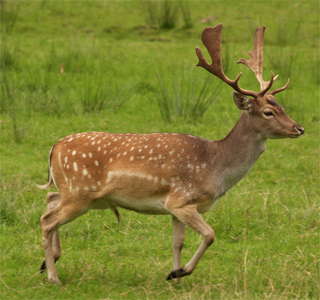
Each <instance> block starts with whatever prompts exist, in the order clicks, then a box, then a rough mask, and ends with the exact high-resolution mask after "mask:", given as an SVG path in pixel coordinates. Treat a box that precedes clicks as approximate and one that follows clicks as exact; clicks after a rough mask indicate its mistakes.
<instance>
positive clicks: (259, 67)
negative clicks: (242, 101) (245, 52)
mask: <svg viewBox="0 0 320 300" xmlns="http://www.w3.org/2000/svg"><path fill="white" fill-rule="evenodd" d="M222 27H223V26H222V24H219V25H216V26H215V27H208V28H205V29H204V30H203V32H202V35H201V39H202V42H203V44H204V45H205V47H206V48H207V50H208V53H209V55H210V57H211V60H212V63H211V65H209V64H208V63H207V61H206V60H205V58H204V57H203V55H202V52H201V50H200V49H199V48H196V54H197V56H198V58H199V62H198V64H197V66H200V67H202V68H204V69H206V70H207V71H209V72H210V73H212V74H213V75H215V76H217V77H218V78H220V79H221V80H222V81H224V82H225V83H227V84H228V85H230V86H231V87H232V88H233V89H234V90H236V91H237V92H239V93H241V94H243V95H247V96H252V97H255V98H257V97H259V96H263V95H265V94H266V93H267V92H268V91H269V90H270V88H271V87H272V84H273V82H274V81H275V80H276V79H277V77H278V75H273V74H272V76H271V79H270V80H269V81H264V80H263V38H264V30H265V27H259V28H257V30H256V35H255V41H254V49H253V50H252V51H250V52H249V55H250V59H244V58H241V59H240V60H239V61H238V63H242V64H244V65H246V66H247V67H248V68H249V69H250V70H251V71H252V72H253V73H254V74H255V76H256V78H257V80H258V82H259V84H260V91H259V92H255V91H251V90H245V89H242V88H240V87H239V84H238V82H239V79H240V77H241V75H242V73H239V75H238V76H237V77H236V79H234V80H231V79H229V78H228V77H227V76H226V75H225V74H224V71H223V67H222V61H221V54H220V49H221V31H222ZM288 84H289V81H288V82H287V84H286V85H285V86H283V87H282V88H279V89H276V90H274V91H272V92H269V94H272V95H274V94H276V93H279V92H281V91H283V90H285V89H286V88H287V87H288Z"/></svg>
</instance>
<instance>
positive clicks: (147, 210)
mask: <svg viewBox="0 0 320 300" xmlns="http://www.w3.org/2000/svg"><path fill="white" fill-rule="evenodd" d="M165 198H166V197H165V196H164V195H161V196H152V197H148V198H139V199H137V198H131V197H127V196H123V195H121V196H120V195H110V196H108V197H107V198H104V199H99V200H98V201H97V202H96V205H95V207H94V208H109V207H117V206H118V207H122V208H125V209H129V210H134V211H136V212H140V213H144V214H169V212H168V210H167V209H166V208H165V207H164V203H165Z"/></svg>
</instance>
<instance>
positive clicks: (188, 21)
mask: <svg viewBox="0 0 320 300" xmlns="http://www.w3.org/2000/svg"><path fill="white" fill-rule="evenodd" d="M180 11H181V16H182V20H183V23H184V25H183V27H184V28H186V29H189V28H192V27H193V20H192V16H191V10H190V3H189V2H188V1H182V2H181V3H180Z"/></svg>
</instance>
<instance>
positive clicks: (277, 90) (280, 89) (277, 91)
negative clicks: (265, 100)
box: [270, 79, 290, 95]
mask: <svg viewBox="0 0 320 300" xmlns="http://www.w3.org/2000/svg"><path fill="white" fill-rule="evenodd" d="M289 83H290V79H288V81H287V83H286V84H285V85H284V86H283V87H281V88H278V89H275V90H274V91H272V92H271V93H270V94H271V95H275V94H278V93H280V92H282V91H284V90H285V89H286V88H287V87H288V86H289Z"/></svg>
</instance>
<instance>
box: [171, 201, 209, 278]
mask: <svg viewBox="0 0 320 300" xmlns="http://www.w3.org/2000/svg"><path fill="white" fill-rule="evenodd" d="M175 200H177V199H175ZM176 203H177V202H176V201H173V199H172V200H170V199H169V201H167V203H166V206H167V209H168V210H169V211H170V212H171V213H172V214H173V215H174V216H175V217H176V218H177V219H178V220H179V221H180V222H182V223H183V224H186V225H188V226H189V227H191V228H192V229H193V230H194V231H196V232H198V233H199V234H201V235H202V237H203V241H202V242H201V244H200V245H199V247H198V249H197V250H196V252H195V253H194V255H193V257H192V258H191V259H190V260H189V262H188V263H187V264H186V265H185V266H184V267H183V268H180V269H178V270H173V271H172V272H171V273H170V274H169V275H168V276H167V280H171V279H174V278H179V277H183V276H186V275H190V274H191V273H192V272H193V270H194V269H195V267H196V265H197V264H198V262H199V261H200V259H201V257H202V256H203V254H204V253H205V251H206V250H207V248H208V247H209V246H210V245H211V244H212V243H213V241H214V239H215V235H214V231H213V229H212V228H211V227H210V226H209V225H208V224H207V223H206V222H205V221H204V220H203V218H202V216H201V215H200V214H199V213H198V211H197V208H196V205H194V204H187V205H183V206H180V207H177V206H176Z"/></svg>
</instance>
